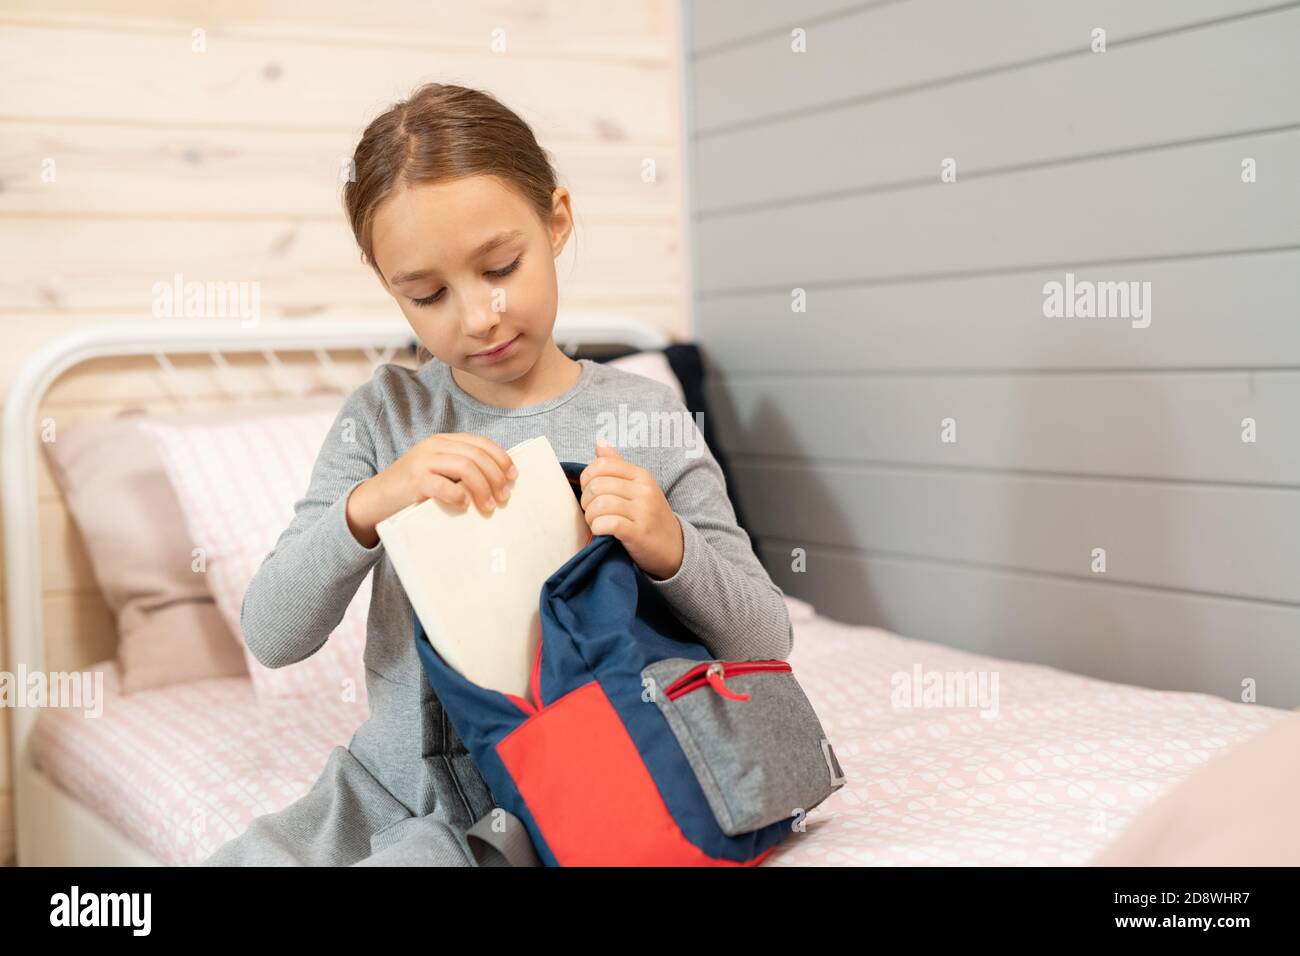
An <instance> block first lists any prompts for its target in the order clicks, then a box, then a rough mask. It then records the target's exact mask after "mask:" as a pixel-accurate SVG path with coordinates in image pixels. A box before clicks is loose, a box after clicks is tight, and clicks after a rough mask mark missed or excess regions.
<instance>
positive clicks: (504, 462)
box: [448, 432, 519, 478]
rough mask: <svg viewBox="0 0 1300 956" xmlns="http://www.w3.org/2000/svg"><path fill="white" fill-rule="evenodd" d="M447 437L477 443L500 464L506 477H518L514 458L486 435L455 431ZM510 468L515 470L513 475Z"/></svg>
mask: <svg viewBox="0 0 1300 956" xmlns="http://www.w3.org/2000/svg"><path fill="white" fill-rule="evenodd" d="M448 437H451V438H455V439H456V440H457V441H463V442H468V443H470V444H472V445H477V446H478V447H479V448H482V449H483V450H484V451H485V452H487V453H488V454H489V455H491V456H492V460H493V461H495V462H496V463H497V464H498V465H499V466H500V468H501V471H502V472H503V473H504V474H505V476H506V477H507V478H516V477H518V473H519V470H518V469H517V468H515V463H514V459H512V458H511V457H510V453H509V452H507V451H506V450H505V449H504V448H502V447H501V446H500V445H498V444H497V443H496V442H494V441H493V440H492V439H491V438H488V437H487V436H486V435H475V434H472V433H470V432H455V433H454V434H452V435H450V436H448ZM512 470H513V471H514V472H515V474H514V475H511V474H510V472H511V471H512Z"/></svg>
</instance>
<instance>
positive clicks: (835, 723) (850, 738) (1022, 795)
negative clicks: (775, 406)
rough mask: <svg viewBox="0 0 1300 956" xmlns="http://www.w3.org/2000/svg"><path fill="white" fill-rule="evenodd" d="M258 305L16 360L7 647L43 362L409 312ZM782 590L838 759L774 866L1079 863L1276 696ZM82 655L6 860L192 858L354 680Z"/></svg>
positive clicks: (316, 730) (21, 628) (1257, 720)
mask: <svg viewBox="0 0 1300 956" xmlns="http://www.w3.org/2000/svg"><path fill="white" fill-rule="evenodd" d="M271 325H272V326H273V327H270V328H263V329H260V330H257V332H256V335H253V336H250V335H249V330H247V329H243V330H236V329H234V328H233V327H232V326H229V325H225V324H221V323H196V324H195V325H194V326H192V327H188V328H186V329H184V330H175V329H165V328H163V327H161V326H160V325H148V326H139V327H131V328H122V329H116V330H98V331H95V332H87V333H84V334H80V335H78V336H74V337H71V338H70V339H68V340H61V341H60V342H59V343H55V344H53V345H52V346H50V347H48V348H47V349H46V350H45V351H44V352H42V353H40V354H38V355H37V356H35V357H34V358H33V360H32V362H31V363H29V364H28V366H26V368H25V369H24V371H23V374H22V375H21V376H20V377H19V379H18V380H17V381H16V382H15V386H14V389H13V391H12V393H11V401H10V402H9V404H8V406H7V407H6V422H5V426H6V427H5V455H6V460H5V463H4V468H5V476H4V477H5V487H4V491H5V518H6V522H5V531H6V542H5V546H6V559H7V560H6V585H7V594H8V596H9V604H8V609H7V610H8V621H7V624H8V629H7V636H8V656H7V658H6V660H7V662H8V666H9V669H10V670H15V669H17V668H18V667H20V666H21V667H25V668H26V669H27V670H28V671H29V672H30V671H31V670H36V669H40V668H42V667H43V666H45V661H46V647H47V641H48V640H49V639H50V635H48V634H47V632H46V630H45V628H44V622H43V615H42V582H41V573H42V572H41V568H42V562H41V561H34V560H32V556H34V555H40V554H41V548H42V541H41V538H40V535H39V534H38V531H37V528H38V523H37V522H36V521H35V520H33V519H32V515H33V512H34V509H35V503H36V478H35V464H34V456H35V454H36V451H37V450H36V449H35V448H33V447H32V446H33V444H34V443H32V442H30V441H25V440H23V439H22V438H21V437H19V438H15V436H16V435H18V436H21V435H30V431H29V430H27V429H29V428H30V427H31V423H32V422H33V421H35V416H36V414H37V411H38V409H39V407H40V403H41V398H42V396H43V395H44V394H45V391H46V389H48V387H49V385H50V383H51V382H53V381H54V379H55V378H57V376H58V375H59V374H60V373H61V372H62V371H64V370H66V369H67V368H69V367H71V366H72V365H74V364H75V363H76V362H78V361H83V360H85V359H87V358H89V357H92V356H97V355H104V354H123V355H146V356H147V355H151V354H161V353H162V352H163V351H167V352H172V351H191V352H200V353H201V352H208V351H213V350H224V351H231V350H236V351H237V350H253V349H256V350H259V351H263V352H270V353H272V354H273V353H274V351H275V350H293V349H298V350H303V349H307V350H312V349H322V348H323V349H331V348H333V349H344V350H347V349H360V348H365V349H372V348H376V347H385V348H392V347H394V346H397V345H401V344H404V343H405V342H406V337H407V336H408V335H409V330H408V329H407V328H406V326H405V324H404V322H401V321H400V320H399V321H398V322H396V323H394V322H392V321H391V320H384V319H376V320H369V319H367V320H364V321H358V322H355V323H337V322H333V323H317V322H311V321H303V322H292V323H273V324H271ZM556 338H557V341H561V340H563V342H565V343H569V344H583V343H587V344H589V343H602V342H603V343H611V342H623V343H629V344H632V345H634V346H639V347H654V344H655V343H656V342H658V341H660V340H659V338H658V336H657V333H655V332H654V331H653V330H651V329H647V328H645V327H639V326H638V325H637V324H636V323H628V322H626V320H618V319H590V318H589V319H586V320H581V321H578V320H575V321H573V322H566V321H562V322H561V323H560V325H559V327H558V328H557V335H556ZM306 343H310V345H307V344H306ZM368 354H369V353H368ZM372 357H373V356H372ZM786 600H787V603H788V606H789V608H790V612H791V620H792V622H793V625H794V631H795V641H794V651H793V653H792V655H791V658H790V661H791V664H792V665H793V668H794V671H795V673H796V674H797V675H798V677H799V679H800V682H801V683H802V685H803V686H804V688H805V690H806V691H807V693H808V696H809V698H810V700H811V701H812V703H813V705H814V706H815V708H816V710H817V712H818V714H819V716H820V717H821V718H822V722H823V725H824V727H825V728H826V730H827V732H828V735H829V736H830V738H831V740H832V742H833V744H834V746H835V750H836V753H837V755H838V757H839V760H840V763H841V765H842V767H843V769H844V772H845V774H846V777H847V783H846V785H845V786H844V787H843V788H842V789H840V790H839V791H837V792H836V793H835V794H834V795H832V797H831V798H830V799H828V800H827V801H826V802H825V803H823V804H822V805H821V806H819V807H817V808H815V809H814V810H813V811H812V812H810V813H809V814H808V816H807V818H806V820H805V821H804V823H803V827H802V829H801V830H800V831H799V832H796V833H794V834H792V835H791V836H790V837H789V838H788V839H787V840H786V841H785V842H784V843H782V844H781V845H780V846H779V847H778V848H777V849H776V851H775V852H774V853H773V854H772V855H771V856H770V857H769V858H768V859H767V861H766V862H765V864H764V865H767V866H837V865H883V866H889V865H916V864H922V865H986V864H987V865H1028V866H1033V865H1082V864H1085V863H1087V862H1088V861H1089V860H1090V859H1091V858H1092V857H1093V856H1094V855H1095V854H1096V853H1097V852H1098V851H1099V850H1100V849H1101V848H1102V847H1103V846H1106V845H1107V844H1108V843H1109V842H1110V841H1111V840H1113V839H1114V837H1115V836H1116V834H1117V833H1119V832H1121V831H1123V830H1124V828H1125V827H1126V826H1127V825H1128V824H1129V823H1130V822H1131V821H1132V820H1133V819H1134V818H1135V817H1136V816H1138V815H1139V814H1140V813H1141V812H1142V811H1143V810H1144V809H1145V808H1146V807H1148V806H1150V805H1151V804H1152V802H1153V801H1155V800H1156V799H1157V798H1159V797H1160V796H1161V795H1163V794H1166V793H1168V792H1170V791H1171V790H1173V789H1174V788H1176V787H1177V786H1178V784H1179V783H1181V782H1182V781H1183V780H1184V779H1186V778H1187V777H1188V776H1189V775H1190V774H1191V773H1192V772H1193V771H1194V770H1196V769H1197V768H1198V767H1200V766H1201V765H1203V764H1204V763H1206V761H1208V760H1210V759H1211V758H1213V757H1214V756H1216V755H1217V754H1219V753H1221V752H1224V751H1226V750H1227V749H1229V748H1231V747H1233V746H1234V745H1236V744H1238V743H1241V742H1243V741H1247V740H1249V739H1251V738H1252V737H1255V736H1256V735H1258V734H1260V733H1261V732H1262V731H1264V730H1266V729H1267V728H1268V727H1270V726H1271V725H1272V724H1273V723H1274V722H1275V721H1277V720H1279V719H1281V718H1283V717H1285V716H1286V715H1287V714H1288V713H1289V712H1288V711H1284V710H1278V709H1273V708H1268V707H1262V706H1258V705H1246V704H1237V703H1233V702H1230V701H1227V700H1225V699H1222V698H1218V697H1213V696H1209V695H1205V694H1197V693H1181V692H1170V691H1156V690H1149V689H1144V688H1139V687H1132V686H1126V685H1121V684H1115V683H1109V682H1106V681H1101V680H1096V679H1093V678H1088V677H1082V676H1078V675H1073V674H1070V673H1067V672H1064V671H1060V670H1056V669H1053V668H1049V667H1044V666H1039V665H1032V664H1025V663H1020V662H1014V661H1006V660H1000V659H997V658H993V657H988V656H983V655H978V654H971V653H967V652H963V651H958V650H955V649H953V648H950V647H946V646H943V645H939V644H933V643H927V642H924V641H918V640H913V639H909V638H907V637H905V636H901V635H897V634H893V633H890V632H888V631H884V630H880V629H877V628H871V627H862V626H852V625H847V624H843V623H839V622H837V621H835V620H832V619H830V618H828V617H826V616H823V615H820V614H818V613H817V611H816V609H815V608H814V607H812V606H811V605H809V604H808V603H806V602H804V601H802V600H800V599H798V598H796V597H794V596H792V595H787V598H786ZM59 639H60V640H67V636H66V635H62V636H60V638H59ZM86 669H87V670H89V671H91V672H98V673H100V674H102V675H103V677H102V679H103V682H104V690H105V694H106V697H107V701H106V704H105V706H104V716H103V717H101V718H100V719H98V720H93V721H89V720H84V719H82V718H81V717H80V715H79V714H78V713H77V712H75V711H70V710H62V709H55V708H48V709H35V708H34V709H27V710H19V711H17V712H15V714H14V715H13V718H12V719H11V733H12V740H11V743H12V748H11V749H12V755H13V760H14V768H13V779H14V784H15V796H16V806H17V830H18V833H17V836H18V862H19V863H20V865H173V866H182V865H192V864H195V863H198V862H199V861H201V860H202V859H204V858H206V857H207V856H208V855H209V854H210V853H211V852H213V851H214V850H215V849H216V848H217V847H219V846H220V845H221V844H222V843H224V842H226V841H227V840H229V839H231V838H233V837H234V836H237V835H238V834H239V833H240V832H242V830H243V829H244V828H245V827H246V826H247V825H248V823H249V822H250V821H251V820H252V819H253V818H254V817H256V816H258V815H261V814H264V813H269V812H273V811H275V810H277V809H279V808H281V807H283V806H285V805H287V804H289V803H291V802H292V801H293V800H295V799H296V798H297V797H299V796H301V795H302V794H303V793H305V792H306V791H307V789H308V788H309V787H310V785H311V783H312V782H313V781H314V780H315V779H316V777H317V776H318V775H319V773H320V770H321V768H322V767H323V766H324V764H325V761H326V758H327V757H328V755H329V752H330V751H331V749H332V748H334V747H336V746H339V745H346V744H347V743H348V741H349V739H350V737H351V734H352V732H353V730H355V728H356V727H357V726H359V725H360V724H361V723H362V721H364V719H365V717H366V707H365V704H364V702H358V703H356V704H355V705H354V706H352V707H340V706H339V705H338V702H337V701H330V702H328V703H327V704H325V705H313V704H312V702H311V701H310V700H301V701H295V702H266V701H259V699H258V698H257V696H256V695H255V694H254V693H253V689H252V686H251V682H250V680H249V679H248V678H243V677H226V678H220V679H214V680H202V681H193V682H189V683H184V684H174V685H169V686H166V687H160V688H158V689H156V690H146V691H139V692H136V693H132V694H128V695H123V694H121V693H120V689H119V686H118V680H117V678H118V673H117V666H116V663H115V661H114V659H113V658H112V657H107V658H104V657H100V658H99V659H98V660H97V661H96V662H94V663H91V664H90V665H89V666H88V667H87V668H86ZM945 682H946V686H945ZM931 691H933V694H932V693H931ZM994 714H996V716H997V719H991V715H994ZM986 715H988V716H986Z"/></svg>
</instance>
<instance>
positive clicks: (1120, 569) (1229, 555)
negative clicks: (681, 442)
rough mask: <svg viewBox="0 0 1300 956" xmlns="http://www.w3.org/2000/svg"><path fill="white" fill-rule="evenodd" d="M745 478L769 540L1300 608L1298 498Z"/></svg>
mask: <svg viewBox="0 0 1300 956" xmlns="http://www.w3.org/2000/svg"><path fill="white" fill-rule="evenodd" d="M734 470H735V475H736V480H737V482H738V483H740V484H742V485H743V486H744V487H745V488H746V489H747V490H748V491H749V495H748V496H747V497H746V498H745V507H746V509H747V511H748V512H750V513H752V515H753V521H752V523H753V524H754V530H755V532H756V533H757V534H758V535H759V537H760V538H761V539H764V540H765V539H766V538H768V537H769V536H771V537H776V538H780V539H782V540H784V541H793V542H801V543H803V544H804V545H808V546H811V545H828V546H832V547H837V548H846V549H855V548H863V549H865V550H866V551H868V552H870V553H871V554H873V555H880V554H894V555H899V556H906V557H914V558H936V559H940V560H951V561H960V562H966V563H971V564H983V565H989V566H996V567H1000V568H1007V569H1019V570H1029V571H1034V570H1038V571H1046V572H1051V573H1054V574H1060V575H1063V576H1068V577H1076V578H1079V579H1081V580H1089V581H1091V580H1097V579H1100V578H1103V577H1104V579H1105V580H1107V581H1123V582H1127V583H1130V584H1144V585H1150V586H1155V587H1162V588H1172V589H1178V590H1185V591H1204V592H1214V593H1220V594H1225V595H1229V596H1235V597H1249V598H1256V599H1262V600H1267V601H1276V602H1283V603H1291V604H1293V605H1295V607H1296V608H1297V610H1300V575H1297V574H1296V573H1295V568H1296V565H1297V563H1298V562H1300V535H1298V534H1297V533H1296V529H1297V528H1300V489H1297V490H1295V491H1288V490H1284V489H1261V488H1243V487H1237V486H1223V485H1188V484H1166V483H1161V482H1136V483H1134V482H1117V481H1110V480H1081V479H1074V478H1054V477H1032V476H1025V475H1006V474H989V473H970V472H960V471H953V470H926V469H916V468H901V467H900V468H881V467H876V466H849V465H837V464H836V465H833V464H826V463H819V464H818V465H817V467H815V468H814V467H813V466H811V465H808V464H800V465H792V464H759V463H757V462H755V461H753V460H751V459H747V458H746V459H736V460H735V469H734ZM792 502H797V506H796V507H791V503H792ZM1095 548H1103V549H1105V557H1106V566H1105V567H1106V569H1105V572H1104V573H1099V572H1095V571H1093V570H1092V568H1093V549H1095Z"/></svg>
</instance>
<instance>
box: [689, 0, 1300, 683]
mask: <svg viewBox="0 0 1300 956" xmlns="http://www.w3.org/2000/svg"><path fill="white" fill-rule="evenodd" d="M689 9H690V16H689V18H688V20H687V23H688V27H689V37H688V41H687V42H688V46H689V48H690V57H689V66H690V75H689V90H690V98H689V102H690V109H689V114H688V116H689V121H690V124H691V137H690V147H691V162H692V166H693V183H692V195H693V201H692V205H693V222H694V230H693V244H694V252H693V260H694V261H693V267H694V272H695V283H696V289H695V291H696V295H697V310H698V312H697V321H698V337H699V339H700V340H701V342H702V343H703V345H704V347H705V349H706V351H707V353H708V355H709V361H710V365H711V367H712V371H713V374H714V379H713V393H712V395H713V399H714V402H715V404H716V408H715V411H714V414H716V415H718V416H719V427H720V429H721V434H722V436H723V438H722V441H721V444H722V445H723V447H724V448H725V449H726V450H727V451H728V452H729V453H730V454H731V455H732V457H733V459H734V461H735V464H736V480H737V484H738V486H739V490H740V493H741V495H742V497H743V500H744V502H745V505H746V510H747V511H748V512H749V513H750V514H751V515H752V518H753V520H754V522H755V524H756V529H755V530H756V533H757V534H759V535H760V536H761V538H762V542H763V544H764V545H765V555H764V558H765V561H766V563H767V564H768V567H769V569H770V570H771V572H772V574H773V577H774V578H775V579H776V580H777V582H778V583H779V584H780V585H781V586H782V587H784V588H785V589H786V590H787V591H789V592H790V593H792V594H795V595H798V596H800V597H803V598H805V599H807V600H808V601H810V602H812V603H813V604H814V605H815V606H816V607H817V609H818V610H819V611H820V612H821V613H824V614H828V615H830V616H832V617H836V618H839V619H842V620H845V621H848V622H852V623H861V624H872V625H877V626H881V627H885V628H888V629H890V630H893V631H896V632H898V633H901V634H904V635H907V636H909V637H913V638H919V639H923V640H929V641H936V642H942V643H945V644H950V645H954V646H958V647H961V648H964V649H968V650H972V651H978V652H983V653H988V654H993V655H997V656H1001V657H1009V658H1016V659H1021V660H1029V661H1035V662H1039V663H1043V664H1048V665H1052V666H1056V667H1062V668H1067V669H1070V670H1075V671H1080V672H1083V673H1086V674H1091V675H1095V676H1099V677H1102V678H1106V679H1110V680H1116V681H1123V682H1128V683H1136V684H1143V685H1147V686H1152V687H1157V688H1167V689H1180V690H1192V691H1201V692H1207V693H1214V694H1220V695H1223V696H1225V697H1229V698H1231V699H1234V700H1236V699H1241V696H1242V687H1243V682H1244V681H1255V682H1257V690H1258V700H1259V701H1260V702H1262V703H1266V704H1272V705H1275V706H1285V707H1296V706H1297V705H1300V535H1297V533H1296V531H1297V528H1300V97H1297V96H1296V90H1298V89H1300V4H1297V3H1294V2H1292V3H1277V2H1266V0H1147V2H1143V3H1129V2H1124V0H1091V2H1087V3H1083V2H1052V3H1042V2H1038V0H988V2H981V3H968V2H962V0H884V2H859V3H848V2H838V3H837V2H829V0H826V2H820V0H819V2H805V3H802V4H799V5H790V4H781V3H777V2H757V3H753V2H746V3H741V2H740V0H722V2H710V3H704V2H698V3H692V4H690V5H689ZM1097 28H1101V29H1103V30H1105V39H1106V44H1105V50H1104V51H1101V50H1094V49H1093V45H1094V32H1093V31H1094V30H1095V29H1097ZM800 30H802V31H804V32H803V35H804V36H806V52H802V53H799V52H794V51H793V50H792V42H793V40H792V38H795V37H797V36H798V34H797V33H796V31H800ZM950 158H951V159H952V160H954V161H955V169H956V177H955V180H954V181H949V182H945V181H943V180H942V177H941V171H942V168H943V165H942V164H943V163H944V162H945V160H947V159H950ZM1247 160H1250V161H1253V166H1254V170H1255V173H1256V176H1255V181H1253V182H1247V181H1244V179H1243V164H1244V163H1246V161H1247ZM1067 273H1073V274H1075V276H1076V278H1077V279H1079V280H1088V281H1093V282H1104V281H1122V282H1139V283H1148V282H1149V283H1150V289H1151V298H1150V307H1151V311H1150V323H1149V325H1146V327H1141V326H1142V324H1143V320H1140V319H1135V320H1134V321H1129V320H1127V319H1124V318H1104V319H1103V318H1092V319H1085V318H1065V317H1062V318H1049V317H1046V316H1045V314H1044V303H1045V296H1044V285H1045V284H1046V283H1050V282H1053V281H1057V282H1062V283H1064V282H1065V281H1066V274H1067ZM795 290H802V294H803V295H804V296H806V310H805V311H796V308H795V303H796V299H795V295H796V293H795ZM1248 418H1249V419H1253V420H1254V422H1255V423H1256V428H1257V432H1256V436H1255V437H1256V440H1255V441H1253V442H1247V441H1243V424H1242V423H1243V420H1244V419H1248ZM945 419H952V420H953V421H954V423H955V428H956V431H955V439H956V440H955V441H950V442H945V441H944V440H943V438H944V435H943V434H942V423H943V422H944V420H945ZM1098 548H1102V549H1104V550H1105V555H1106V564H1105V570H1104V571H1101V570H1099V569H1098V568H1097V567H1096V565H1095V562H1094V549H1098ZM797 549H802V550H803V553H805V554H806V557H807V566H806V570H802V571H800V570H796V569H795V565H794V560H793V556H794V555H795V554H796V552H797Z"/></svg>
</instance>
